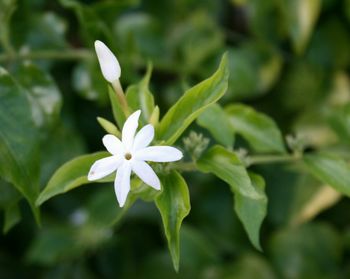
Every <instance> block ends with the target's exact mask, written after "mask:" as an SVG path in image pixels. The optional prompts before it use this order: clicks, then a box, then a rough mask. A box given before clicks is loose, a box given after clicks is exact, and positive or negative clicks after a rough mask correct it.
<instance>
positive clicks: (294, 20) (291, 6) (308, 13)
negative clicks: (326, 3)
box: [281, 0, 321, 54]
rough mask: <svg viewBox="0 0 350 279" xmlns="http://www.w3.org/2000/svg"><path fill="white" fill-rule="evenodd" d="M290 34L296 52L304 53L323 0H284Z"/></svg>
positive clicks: (283, 6)
mask: <svg viewBox="0 0 350 279" xmlns="http://www.w3.org/2000/svg"><path fill="white" fill-rule="evenodd" d="M281 6H282V8H283V12H284V15H285V17H286V24H287V28H288V32H289V36H290V38H291V40H292V43H293V47H294V50H295V52H296V53H299V54H300V53H302V52H303V51H304V49H305V47H306V45H307V43H308V41H309V38H310V36H311V34H312V31H313V28H314V25H315V23H316V21H317V18H318V16H319V14H320V10H321V0H282V5H281Z"/></svg>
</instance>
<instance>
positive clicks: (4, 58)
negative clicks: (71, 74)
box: [0, 49, 92, 63]
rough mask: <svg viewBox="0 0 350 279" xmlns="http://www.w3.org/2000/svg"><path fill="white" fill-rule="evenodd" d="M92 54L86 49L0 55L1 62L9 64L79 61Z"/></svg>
mask: <svg viewBox="0 0 350 279" xmlns="http://www.w3.org/2000/svg"><path fill="white" fill-rule="evenodd" d="M91 56H92V53H91V52H90V51H88V50H86V49H76V50H72V49H70V50H59V51H58V50H40V51H33V52H28V53H14V54H11V55H9V54H8V53H6V54H0V63H1V62H10V61H16V60H40V59H48V60H80V59H86V58H90V57H91Z"/></svg>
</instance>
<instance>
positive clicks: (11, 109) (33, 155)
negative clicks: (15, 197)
mask: <svg viewBox="0 0 350 279" xmlns="http://www.w3.org/2000/svg"><path fill="white" fill-rule="evenodd" d="M30 116H31V107H30V103H29V102H28V99H27V92H26V91H25V90H24V89H23V88H21V87H20V86H19V85H18V84H17V83H16V82H15V81H14V80H13V79H12V77H11V76H10V75H9V74H8V73H7V72H6V71H5V70H4V69H2V68H0V127H1V129H0V176H1V177H3V179H4V180H6V181H8V182H10V183H11V184H13V185H14V186H15V187H16V188H17V190H18V191H19V192H20V193H21V194H22V195H23V196H24V197H25V198H26V199H27V200H28V202H29V204H30V205H31V208H32V210H33V213H34V215H35V217H36V219H37V220H38V218H39V211H38V209H37V208H36V207H35V205H34V203H35V199H36V198H37V195H38V192H39V148H38V147H39V136H38V130H37V129H36V127H35V125H34V122H33V120H32V119H31V117H30Z"/></svg>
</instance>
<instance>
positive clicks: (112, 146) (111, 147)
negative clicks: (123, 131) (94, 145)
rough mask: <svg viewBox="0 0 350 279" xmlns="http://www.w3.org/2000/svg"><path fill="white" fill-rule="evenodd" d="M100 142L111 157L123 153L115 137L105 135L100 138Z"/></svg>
mask: <svg viewBox="0 0 350 279" xmlns="http://www.w3.org/2000/svg"><path fill="white" fill-rule="evenodd" d="M102 142H103V145H104V146H105V147H106V149H107V150H108V152H109V153H111V154H113V155H117V154H121V153H124V148H123V144H122V142H121V141H120V140H119V139H118V138H117V137H116V136H113V135H105V136H104V137H103V138H102Z"/></svg>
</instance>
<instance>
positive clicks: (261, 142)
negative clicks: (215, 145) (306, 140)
mask: <svg viewBox="0 0 350 279" xmlns="http://www.w3.org/2000/svg"><path fill="white" fill-rule="evenodd" d="M225 110H226V113H227V114H228V115H229V117H230V121H231V124H232V126H233V129H234V130H235V131H236V132H237V133H239V134H240V135H242V137H244V138H245V139H246V140H247V141H248V142H249V144H250V145H251V146H252V147H253V148H254V149H255V150H256V151H259V152H281V153H282V152H285V147H284V144H283V139H282V135H281V132H280V130H279V129H278V127H277V125H276V123H275V122H274V121H273V120H272V119H271V118H270V117H268V116H267V115H265V114H262V113H259V112H257V111H255V110H254V109H252V108H250V107H248V106H245V105H242V104H235V105H229V106H228V107H226V108H225Z"/></svg>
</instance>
